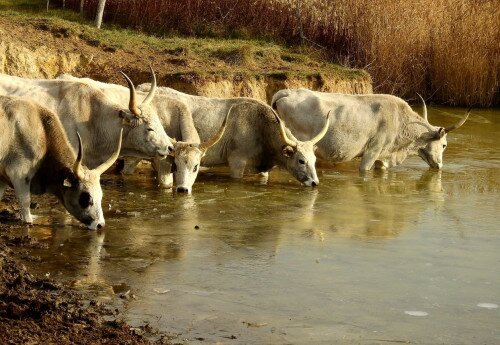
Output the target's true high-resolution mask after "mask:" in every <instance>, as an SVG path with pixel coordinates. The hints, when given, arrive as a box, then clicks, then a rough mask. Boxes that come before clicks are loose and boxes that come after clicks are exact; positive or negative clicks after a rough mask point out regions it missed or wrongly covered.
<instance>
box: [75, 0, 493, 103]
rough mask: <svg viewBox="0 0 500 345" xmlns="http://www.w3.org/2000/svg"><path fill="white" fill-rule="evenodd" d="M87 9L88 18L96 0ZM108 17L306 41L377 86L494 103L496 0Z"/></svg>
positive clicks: (172, 8)
mask: <svg viewBox="0 0 500 345" xmlns="http://www.w3.org/2000/svg"><path fill="white" fill-rule="evenodd" d="M68 3H69V5H70V6H73V7H74V8H75V9H77V8H78V6H79V3H80V1H79V0H69V1H67V4H68ZM85 6H86V7H85V11H86V13H87V15H89V16H93V15H94V13H95V9H96V6H97V0H86V5H85ZM105 20H106V21H107V22H108V23H115V24H120V25H124V26H130V27H134V28H137V29H140V30H143V31H146V32H149V33H154V34H181V35H192V36H210V37H245V38H248V37H267V38H272V39H278V40H282V41H284V42H286V43H289V44H300V43H304V44H309V45H311V46H313V47H318V49H320V50H323V49H324V50H325V51H326V52H327V53H328V55H329V56H330V57H331V58H332V59H333V60H334V61H337V62H340V63H342V64H345V65H347V66H349V67H364V68H366V69H367V70H368V71H369V72H370V74H371V75H372V77H373V80H374V86H375V90H376V91H377V92H385V93H392V94H396V95H399V96H401V97H405V98H408V99H412V98H415V94H416V93H417V92H419V93H421V94H423V95H424V96H425V97H426V98H429V99H432V100H434V101H435V102H438V103H447V104H452V105H480V106H491V105H499V104H500V93H499V84H500V24H499V23H500V5H499V2H498V0H432V1H431V0H411V1H410V0H377V1H373V0H302V1H300V0H244V1H243V0H107V8H106V14H105ZM320 47H321V48H320Z"/></svg>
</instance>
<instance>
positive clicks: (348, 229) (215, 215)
mask: <svg viewBox="0 0 500 345" xmlns="http://www.w3.org/2000/svg"><path fill="white" fill-rule="evenodd" d="M277 175H278V176H279V180H278V181H275V183H274V185H275V187H271V186H266V187H264V186H261V185H259V184H258V183H256V181H252V180H251V179H248V180H247V181H246V182H243V183H237V182H231V181H228V180H226V179H224V178H221V179H218V178H215V180H214V177H212V176H210V175H206V174H205V175H203V176H201V177H200V186H201V188H200V189H201V190H200V191H198V192H197V193H196V194H194V195H190V196H188V197H176V196H172V195H171V194H170V193H168V192H164V191H159V190H157V189H156V188H155V186H154V185H152V184H151V185H147V187H146V188H145V186H144V184H145V183H149V182H145V181H146V180H148V181H149V178H143V180H140V179H139V180H140V182H139V183H137V184H136V185H133V184H130V185H127V186H126V187H122V188H119V189H118V190H117V191H113V190H109V191H107V193H108V195H110V198H111V200H112V202H111V205H110V206H111V209H110V210H108V211H107V215H106V217H107V218H109V219H110V221H109V222H108V223H109V224H108V227H107V229H106V232H96V233H87V232H79V231H75V229H71V228H55V229H54V228H52V230H49V229H50V228H48V227H46V228H39V229H34V230H33V234H34V235H39V236H40V237H41V238H45V239H47V240H48V242H49V243H50V252H51V253H50V254H49V253H47V252H44V253H42V255H44V256H45V255H47V256H50V257H49V258H47V261H46V262H47V266H46V267H45V269H48V270H49V271H50V269H51V268H53V269H54V270H59V271H63V272H66V274H68V275H69V276H74V277H77V276H79V277H85V278H84V279H82V282H83V283H87V284H98V283H101V282H104V281H105V277H107V276H109V274H110V272H109V267H115V268H114V269H116V268H117V267H119V269H120V270H123V273H125V272H128V274H134V275H135V274H136V273H137V274H139V273H140V276H141V279H146V280H147V279H148V278H147V271H148V270H149V268H150V267H151V266H152V265H153V264H154V263H155V262H158V261H179V262H182V260H185V259H186V258H187V257H189V256H190V255H191V256H192V255H195V256H196V255H204V256H207V257H209V258H210V259H209V260H215V261H217V262H220V263H224V262H227V261H230V260H231V259H232V256H233V255H234V253H235V251H238V250H239V249H244V248H250V249H251V250H257V251H258V252H259V255H258V256H259V257H272V256H273V255H275V253H276V252H277V251H278V250H279V247H280V245H282V244H285V245H287V244H289V243H290V242H294V241H297V240H298V239H297V238H304V237H305V238H310V239H311V240H314V241H321V242H323V241H328V240H330V239H333V238H336V237H346V238H360V239H364V238H373V239H385V238H392V237H395V236H398V235H399V234H400V233H401V232H402V231H404V230H405V228H407V227H408V225H409V224H411V222H412V221H414V220H415V219H418V217H419V215H420V214H421V213H422V212H424V211H425V210H426V209H428V208H429V207H439V205H440V204H441V203H442V202H443V201H442V200H443V195H442V194H443V190H442V185H441V171H424V172H423V173H422V174H421V176H420V177H416V176H415V177H414V176H406V175H407V173H404V172H403V173H397V172H391V171H388V172H387V171H386V172H381V173H374V174H373V176H370V177H366V176H365V177H358V176H357V174H356V175H355V176H352V177H349V178H341V179H339V178H332V177H329V175H328V172H327V173H325V176H323V178H324V180H325V181H326V183H325V184H324V185H323V188H322V189H321V190H318V189H316V190H304V189H301V188H300V186H292V187H290V186H288V188H289V189H288V190H286V191H283V184H286V179H287V178H288V177H287V176H286V174H285V173H284V172H277ZM108 178H112V179H121V178H119V177H108ZM254 179H255V178H254ZM255 180H256V179H255ZM120 193H121V194H125V195H127V194H128V198H127V199H126V200H123V199H122V200H120V201H118V200H119V195H120ZM130 193H132V194H130ZM144 200H148V204H146V203H145V202H144ZM131 205H134V207H135V208H136V211H135V212H129V213H128V214H127V213H126V212H124V211H121V210H126V209H131ZM149 205H155V206H156V207H154V208H151V206H149ZM108 208H109V207H108ZM47 221H49V222H53V223H59V224H61V223H67V222H68V221H70V220H69V219H65V215H64V213H62V212H61V213H60V215H59V216H56V217H52V218H51V219H50V220H49V219H47ZM40 229H44V230H43V231H42V230H40ZM50 232H51V233H50ZM44 260H45V259H44ZM105 267H108V268H107V270H108V271H106V269H105Z"/></svg>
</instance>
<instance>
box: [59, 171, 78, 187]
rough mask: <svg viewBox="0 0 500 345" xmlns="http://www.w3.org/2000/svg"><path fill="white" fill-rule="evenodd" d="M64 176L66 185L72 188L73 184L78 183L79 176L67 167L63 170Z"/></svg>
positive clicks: (64, 184)
mask: <svg viewBox="0 0 500 345" xmlns="http://www.w3.org/2000/svg"><path fill="white" fill-rule="evenodd" d="M62 177H63V186H64V187H67V188H72V187H73V186H76V185H77V184H78V178H77V177H76V175H75V174H74V173H73V172H72V171H71V170H70V169H65V170H64V171H62Z"/></svg>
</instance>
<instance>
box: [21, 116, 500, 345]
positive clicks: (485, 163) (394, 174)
mask: <svg viewBox="0 0 500 345" xmlns="http://www.w3.org/2000/svg"><path fill="white" fill-rule="evenodd" d="M462 115H463V110H462V109H451V108H441V109H429V118H430V119H431V121H432V122H433V123H439V124H440V125H449V124H451V123H453V122H455V121H457V120H458V118H459V117H460V116H462ZM448 141H449V146H448V149H447V151H446V152H445V162H444V169H443V170H442V171H441V172H438V171H430V170H428V168H427V166H426V164H425V163H424V162H423V161H421V160H420V159H419V158H418V157H417V158H412V159H409V160H407V161H406V162H405V163H404V165H403V166H402V167H398V168H395V169H391V170H390V171H389V172H386V173H369V174H368V175H367V176H365V177H360V176H359V174H358V172H357V164H358V163H349V164H343V165H339V166H337V167H336V168H335V169H326V168H324V169H323V168H320V169H319V175H320V180H321V185H320V186H319V187H318V188H316V189H310V188H305V187H301V186H299V185H298V183H296V182H295V181H292V178H291V177H290V176H289V175H288V174H287V173H286V172H280V171H273V172H272V173H271V174H270V176H271V177H270V182H269V184H268V185H267V186H263V185H260V184H259V183H258V180H257V179H256V178H254V177H248V178H245V180H244V181H242V182H235V181H231V180H230V179H229V178H228V174H227V172H226V171H225V170H222V171H218V172H217V171H216V172H214V171H212V170H210V171H208V172H205V173H203V174H201V176H200V178H199V181H198V183H197V184H195V187H194V191H193V195H192V196H174V195H172V193H171V192H168V191H160V190H157V189H156V188H155V186H154V184H153V182H152V180H151V178H150V176H149V171H148V170H147V169H146V170H142V171H141V174H136V175H135V176H133V177H126V178H124V179H122V178H121V177H113V176H106V177H105V178H104V180H105V181H104V182H105V187H104V189H105V200H104V205H105V206H106V209H107V211H106V221H107V224H106V228H105V230H104V231H101V232H89V231H87V230H85V229H83V228H82V227H80V226H69V225H70V224H76V223H73V222H72V221H71V220H70V219H69V218H68V216H66V215H65V214H64V212H63V211H62V208H61V207H59V206H57V207H56V208H55V209H54V210H52V211H51V212H49V210H48V209H47V207H45V206H46V205H45V203H44V202H43V201H42V203H41V204H42V205H41V206H42V207H41V209H40V210H39V211H38V214H39V215H40V217H39V218H38V219H37V222H38V223H39V224H45V225H37V226H34V227H33V228H31V229H30V230H29V231H30V233H31V234H33V235H35V236H37V237H38V238H39V239H40V240H41V241H44V242H46V243H48V244H49V248H48V249H44V250H39V251H37V253H36V254H37V255H40V256H41V257H42V259H43V265H40V267H41V270H42V271H43V272H46V273H50V274H51V275H56V276H60V277H62V278H65V279H71V280H74V281H75V285H76V286H81V287H82V288H92V289H96V290H98V291H99V292H100V293H102V295H103V296H104V297H103V298H106V296H109V294H108V295H107V292H109V291H110V289H109V287H110V286H111V285H115V284H119V283H125V287H124V288H123V290H128V289H130V290H131V293H133V294H134V295H135V296H136V299H131V300H130V301H129V302H127V303H126V309H125V314H124V315H125V317H126V318H127V320H128V321H129V322H131V323H132V324H141V323H143V322H144V321H146V322H149V323H150V324H151V326H153V327H156V328H159V329H160V330H162V331H167V332H170V333H172V334H174V335H177V338H176V340H175V341H183V340H184V339H187V340H189V341H193V342H197V341H198V340H197V339H204V340H206V341H208V342H210V343H215V342H222V343H224V344H247V343H270V344H283V343H287V344H289V343H291V344H332V343H354V344H358V343H361V344H374V343H375V344H376V343H384V344H385V343H394V342H395V343H400V342H404V343H406V342H411V343H419V344H436V343H439V344H442V343H445V344H473V343H474V344H479V343H481V344H498V343H500V309H498V304H500V227H499V225H498V221H499V216H498V212H499V211H500V194H499V187H500V170H499V169H500V152H499V146H500V145H499V144H500V111H498V110H475V111H474V112H473V115H472V116H471V118H470V119H469V121H468V122H467V123H466V124H465V125H464V127H463V128H461V129H459V130H457V132H456V133H452V134H451V135H450V136H449V138H448ZM195 227H199V229H196V228H195ZM494 306H497V307H496V308H495V307H494Z"/></svg>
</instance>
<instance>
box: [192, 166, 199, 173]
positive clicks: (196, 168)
mask: <svg viewBox="0 0 500 345" xmlns="http://www.w3.org/2000/svg"><path fill="white" fill-rule="evenodd" d="M197 170H198V164H196V165H195V167H194V169H193V172H196V171H197Z"/></svg>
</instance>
